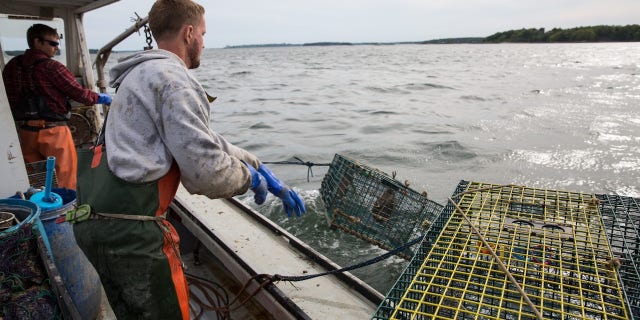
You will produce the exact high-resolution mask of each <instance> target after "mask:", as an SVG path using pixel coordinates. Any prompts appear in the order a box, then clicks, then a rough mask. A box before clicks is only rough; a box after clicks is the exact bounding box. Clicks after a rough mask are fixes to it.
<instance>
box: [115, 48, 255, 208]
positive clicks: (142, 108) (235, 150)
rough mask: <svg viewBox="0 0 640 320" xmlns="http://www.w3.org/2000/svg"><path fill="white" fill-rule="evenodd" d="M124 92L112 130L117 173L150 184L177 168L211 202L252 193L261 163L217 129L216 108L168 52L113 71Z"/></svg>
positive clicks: (135, 58)
mask: <svg viewBox="0 0 640 320" xmlns="http://www.w3.org/2000/svg"><path fill="white" fill-rule="evenodd" d="M110 76H111V79H112V80H111V83H110V85H111V86H112V87H118V90H117V93H116V95H115V97H114V98H113V102H112V104H111V108H110V111H109V115H108V119H107V124H106V132H105V137H106V140H105V142H106V148H107V156H108V158H107V159H108V163H109V168H110V169H111V171H112V172H113V173H114V174H115V175H116V176H118V177H119V178H121V179H123V180H125V181H129V182H134V183H142V182H149V181H153V180H157V179H160V178H161V177H162V176H164V175H165V174H166V173H167V172H168V171H169V169H170V167H171V164H172V163H173V161H175V162H176V163H177V164H178V166H179V168H180V179H181V182H182V184H183V185H184V187H185V188H186V189H187V190H188V191H189V192H191V193H194V194H202V195H205V196H207V197H210V198H223V197H231V196H234V195H238V194H242V193H244V192H246V191H247V189H248V188H249V185H250V184H251V177H250V173H249V170H248V169H247V168H246V167H245V165H244V164H243V163H242V162H241V160H243V161H245V162H246V163H247V164H250V165H252V166H253V167H254V168H258V167H259V166H260V160H258V158H257V157H256V156H254V155H253V154H251V153H249V152H248V151H246V150H244V149H241V148H239V147H236V146H234V145H233V144H231V143H229V142H227V141H226V140H225V139H224V138H223V137H222V136H221V135H219V134H217V133H215V132H213V131H212V130H211V128H210V105H209V101H208V99H207V94H206V93H205V91H204V89H203V88H202V86H201V85H200V84H199V83H198V81H197V80H196V79H195V78H194V77H193V75H192V74H191V73H190V72H189V71H188V69H187V68H186V66H185V64H184V62H183V61H182V60H181V59H180V58H179V57H178V56H177V55H175V54H173V53H171V52H169V51H166V50H161V49H158V50H149V51H144V52H140V53H136V54H133V55H131V56H128V57H126V58H123V59H122V60H120V61H119V62H118V64H117V65H115V66H114V67H113V68H112V69H111V71H110Z"/></svg>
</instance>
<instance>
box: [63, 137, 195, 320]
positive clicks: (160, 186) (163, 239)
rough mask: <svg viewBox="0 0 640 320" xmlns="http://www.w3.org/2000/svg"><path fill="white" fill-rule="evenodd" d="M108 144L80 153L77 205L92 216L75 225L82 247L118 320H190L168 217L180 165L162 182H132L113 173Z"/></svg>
mask: <svg viewBox="0 0 640 320" xmlns="http://www.w3.org/2000/svg"><path fill="white" fill-rule="evenodd" d="M103 148H104V145H99V146H97V147H95V148H94V149H91V150H81V151H78V190H77V199H78V204H79V205H84V204H88V205H89V206H90V207H91V212H92V214H91V216H90V217H89V219H88V220H84V221H82V222H75V223H74V222H73V221H70V222H71V223H73V231H74V234H75V237H76V241H77V243H78V246H79V247H80V248H81V249H82V251H84V253H85V254H86V256H87V258H88V259H89V261H91V263H92V264H93V266H94V267H95V269H96V271H97V272H98V274H99V275H100V280H101V281H102V285H103V287H104V289H105V292H106V293H107V297H108V298H109V303H110V304H111V307H112V309H113V311H114V313H115V315H116V317H117V318H118V319H154V320H155V319H185V320H187V319H189V297H188V288H187V282H186V279H185V277H184V273H183V270H182V262H181V261H180V254H179V251H178V250H179V249H178V241H179V238H178V235H177V233H176V231H175V229H174V228H173V226H172V225H171V224H170V223H169V222H168V221H167V220H166V219H164V214H165V211H166V209H167V207H168V206H169V204H170V203H171V201H172V200H173V198H174V196H175V193H176V190H177V187H178V184H179V182H180V172H179V170H178V167H177V165H176V164H175V163H174V165H173V166H172V167H171V170H170V171H169V172H168V173H167V174H166V175H165V176H164V177H163V178H161V179H160V180H158V181H153V182H149V183H144V184H133V183H128V182H126V181H124V180H122V179H120V178H118V177H116V176H115V175H113V174H112V173H111V171H110V170H109V167H108V165H107V156H106V151H105V150H104V149H103Z"/></svg>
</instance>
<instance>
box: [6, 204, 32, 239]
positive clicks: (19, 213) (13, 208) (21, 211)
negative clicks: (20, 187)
mask: <svg viewBox="0 0 640 320" xmlns="http://www.w3.org/2000/svg"><path fill="white" fill-rule="evenodd" d="M0 211H4V212H10V213H12V214H13V215H14V216H15V217H16V219H17V220H18V221H19V223H17V224H15V225H13V226H11V227H9V228H7V229H5V230H2V231H0V239H2V238H3V237H5V236H7V235H10V234H13V233H14V232H16V230H18V229H20V228H21V227H22V226H24V225H32V226H33V225H36V223H37V219H38V218H39V217H40V207H38V206H37V205H36V204H35V203H33V202H31V201H27V200H22V199H0Z"/></svg>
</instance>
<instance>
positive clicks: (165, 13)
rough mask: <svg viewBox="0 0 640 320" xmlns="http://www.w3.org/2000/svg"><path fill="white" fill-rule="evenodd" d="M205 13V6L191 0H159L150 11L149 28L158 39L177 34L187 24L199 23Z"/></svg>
mask: <svg viewBox="0 0 640 320" xmlns="http://www.w3.org/2000/svg"><path fill="white" fill-rule="evenodd" d="M203 15H204V7H203V6H201V5H200V4H198V3H195V2H193V1H191V0H157V1H156V2H155V3H154V4H153V6H152V7H151V10H150V11H149V28H150V29H151V33H152V34H153V37H154V38H155V39H156V41H158V40H162V39H163V38H164V37H170V36H174V35H176V34H177V33H178V32H179V31H180V29H182V26H184V25H186V24H191V25H198V24H199V23H200V20H201V19H202V16H203Z"/></svg>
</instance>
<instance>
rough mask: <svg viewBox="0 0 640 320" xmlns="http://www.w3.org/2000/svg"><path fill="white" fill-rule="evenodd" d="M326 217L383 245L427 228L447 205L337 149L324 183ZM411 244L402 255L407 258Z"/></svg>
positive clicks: (396, 244)
mask: <svg viewBox="0 0 640 320" xmlns="http://www.w3.org/2000/svg"><path fill="white" fill-rule="evenodd" d="M320 193H321V195H322V200H323V201H324V203H325V205H326V207H327V220H328V222H329V224H330V225H331V226H335V227H337V228H340V229H342V230H344V231H346V232H348V233H351V234H353V235H355V236H357V237H359V238H361V239H364V240H366V241H368V242H370V243H372V244H375V245H377V246H379V247H381V248H384V249H387V250H390V249H393V248H396V247H399V246H401V245H403V244H405V243H407V242H409V241H410V240H411V239H413V238H415V237H417V236H418V235H420V234H422V233H424V231H426V230H427V229H428V228H429V226H430V225H431V223H432V222H433V220H435V218H436V217H437V216H438V214H440V211H441V210H442V205H440V204H438V203H436V202H434V201H431V200H429V199H427V197H426V196H425V195H423V194H420V193H418V192H416V191H415V190H412V189H410V188H409V187H408V186H407V185H405V184H402V183H400V182H398V181H397V180H395V179H393V178H392V177H389V176H388V175H386V174H385V173H383V172H381V171H379V170H375V169H372V168H369V167H367V166H365V165H363V164H361V163H358V162H356V161H353V160H351V159H348V158H346V157H344V156H341V155H339V154H336V155H335V156H334V158H333V161H332V163H331V166H330V168H329V171H328V172H327V174H326V175H325V177H324V179H323V180H322V185H321V188H320ZM412 255H413V252H412V251H411V249H410V248H409V249H406V250H404V251H403V252H401V253H400V254H399V256H401V257H404V258H405V259H410V257H411V256H412Z"/></svg>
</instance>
